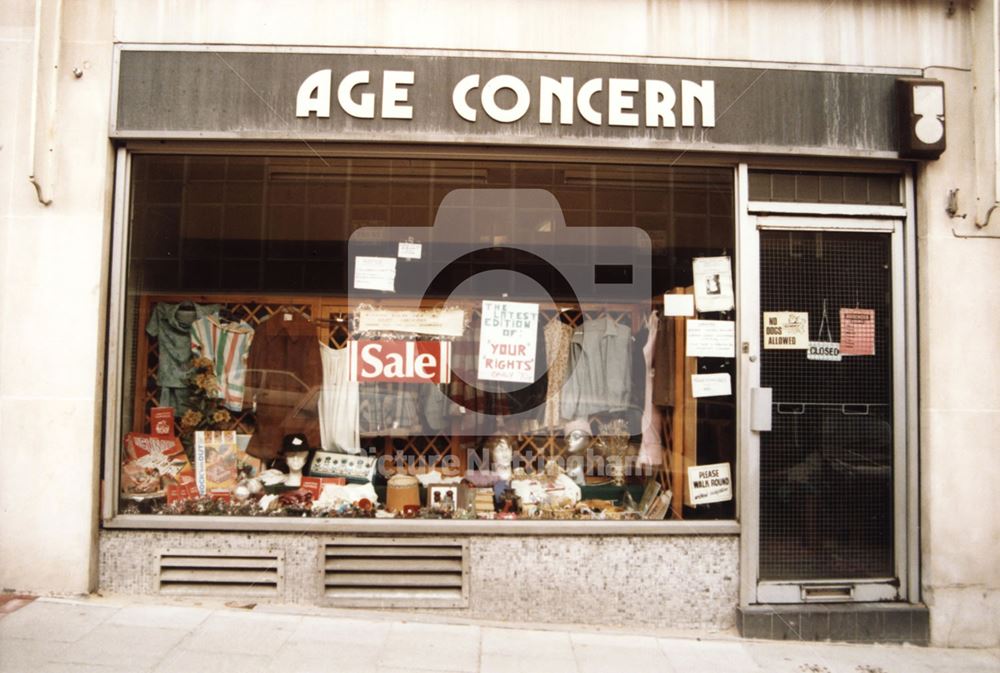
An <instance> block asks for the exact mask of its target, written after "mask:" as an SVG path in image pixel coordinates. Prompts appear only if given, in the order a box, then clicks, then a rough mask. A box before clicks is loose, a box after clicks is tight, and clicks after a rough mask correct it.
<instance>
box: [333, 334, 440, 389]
mask: <svg viewBox="0 0 1000 673" xmlns="http://www.w3.org/2000/svg"><path fill="white" fill-rule="evenodd" d="M348 348H349V349H350V358H351V371H350V380H351V381H357V382H358V383H375V382H378V381H387V382H392V383H450V382H451V342H450V341H370V340H367V341H366V340H361V341H351V342H350V343H349V344H348Z"/></svg>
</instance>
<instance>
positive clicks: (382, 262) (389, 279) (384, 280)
mask: <svg viewBox="0 0 1000 673" xmlns="http://www.w3.org/2000/svg"><path fill="white" fill-rule="evenodd" d="M354 289H355V290H381V291H383V292H395V291H396V258H395V257H356V258H355V260H354Z"/></svg>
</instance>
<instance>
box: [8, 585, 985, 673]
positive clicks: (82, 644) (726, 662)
mask: <svg viewBox="0 0 1000 673" xmlns="http://www.w3.org/2000/svg"><path fill="white" fill-rule="evenodd" d="M426 619H429V618H425V617H415V618H413V619H407V620H403V619H402V618H401V617H400V615H398V614H392V615H388V614H382V613H377V614H376V613H352V614H345V613H344V612H342V611H329V610H321V609H318V608H302V607H299V606H295V607H291V608H283V607H275V606H266V607H263V606H261V607H255V608H254V609H241V608H238V607H227V606H226V605H225V604H221V603H219V604H212V603H209V602H205V601H193V600H192V601H186V602H182V601H174V602H169V601H166V600H164V601H161V602H156V603H150V602H145V601H136V600H133V599H131V598H125V597H103V598H102V597H95V598H90V599H81V600H63V599H46V598H42V599H38V600H35V601H33V602H31V603H28V604H27V605H24V606H23V607H19V608H18V609H16V610H13V611H11V612H8V613H6V614H5V615H3V616H0V673H174V672H176V673H201V672H203V671H204V672H206V673H230V672H232V673H256V672H258V671H259V672H261V673H264V672H271V671H274V672H279V673H320V672H325V671H330V672H334V671H335V672H337V673H354V672H357V673H393V672H396V671H418V672H422V673H429V672H434V671H469V672H481V673H487V672H489V673H494V672H496V673H500V672H503V673H507V672H521V673H528V672H535V671H537V672H539V673H563V672H566V673H590V672H595V673H597V672H600V673H606V672H609V671H614V672H617V671H621V672H623V673H645V672H646V671H651V672H652V671H655V672H656V673H728V672H733V673H932V672H933V673H973V672H976V673H980V672H982V673H986V672H994V671H995V672H997V673H1000V651H997V650H944V649H937V648H921V647H912V646H883V645H841V644H832V643H805V642H796V643H788V642H765V641H747V640H740V639H739V638H737V637H735V636H734V635H732V634H712V637H710V638H709V637H704V636H703V637H701V638H698V637H697V635H698V634H648V633H645V634H631V633H624V632H621V631H610V630H609V631H595V630H592V629H586V628H584V627H578V628H572V629H571V628H567V629H560V630H549V629H546V630H538V629H532V630H527V629H519V628H507V627H505V626H498V625H485V624H469V623H458V622H455V621H451V622H448V621H442V620H435V621H426Z"/></svg>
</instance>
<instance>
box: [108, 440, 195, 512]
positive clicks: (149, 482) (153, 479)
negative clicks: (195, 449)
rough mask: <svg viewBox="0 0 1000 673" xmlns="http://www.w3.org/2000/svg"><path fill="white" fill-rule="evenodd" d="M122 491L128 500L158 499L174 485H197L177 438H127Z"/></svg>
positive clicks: (192, 470) (123, 461)
mask: <svg viewBox="0 0 1000 673" xmlns="http://www.w3.org/2000/svg"><path fill="white" fill-rule="evenodd" d="M124 448H125V450H124V453H123V455H122V473H121V488H122V497H125V498H134V499H137V498H159V497H163V496H164V495H166V492H167V488H168V487H170V486H173V485H185V484H188V483H194V481H195V473H194V469H193V468H192V466H191V463H190V462H189V461H188V459H187V456H186V455H185V454H184V446H183V445H182V444H181V442H180V440H179V439H177V438H176V437H160V436H157V435H146V434H142V433H136V432H130V433H129V434H127V435H125V447H124Z"/></svg>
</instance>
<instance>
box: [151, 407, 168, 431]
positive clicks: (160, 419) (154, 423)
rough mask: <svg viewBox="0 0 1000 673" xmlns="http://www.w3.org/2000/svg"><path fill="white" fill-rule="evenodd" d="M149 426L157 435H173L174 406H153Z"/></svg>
mask: <svg viewBox="0 0 1000 673" xmlns="http://www.w3.org/2000/svg"><path fill="white" fill-rule="evenodd" d="M149 428H150V431H151V434H154V435H156V436H157V437H173V436H174V408H173V407H153V408H152V409H151V410H150V412H149Z"/></svg>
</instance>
